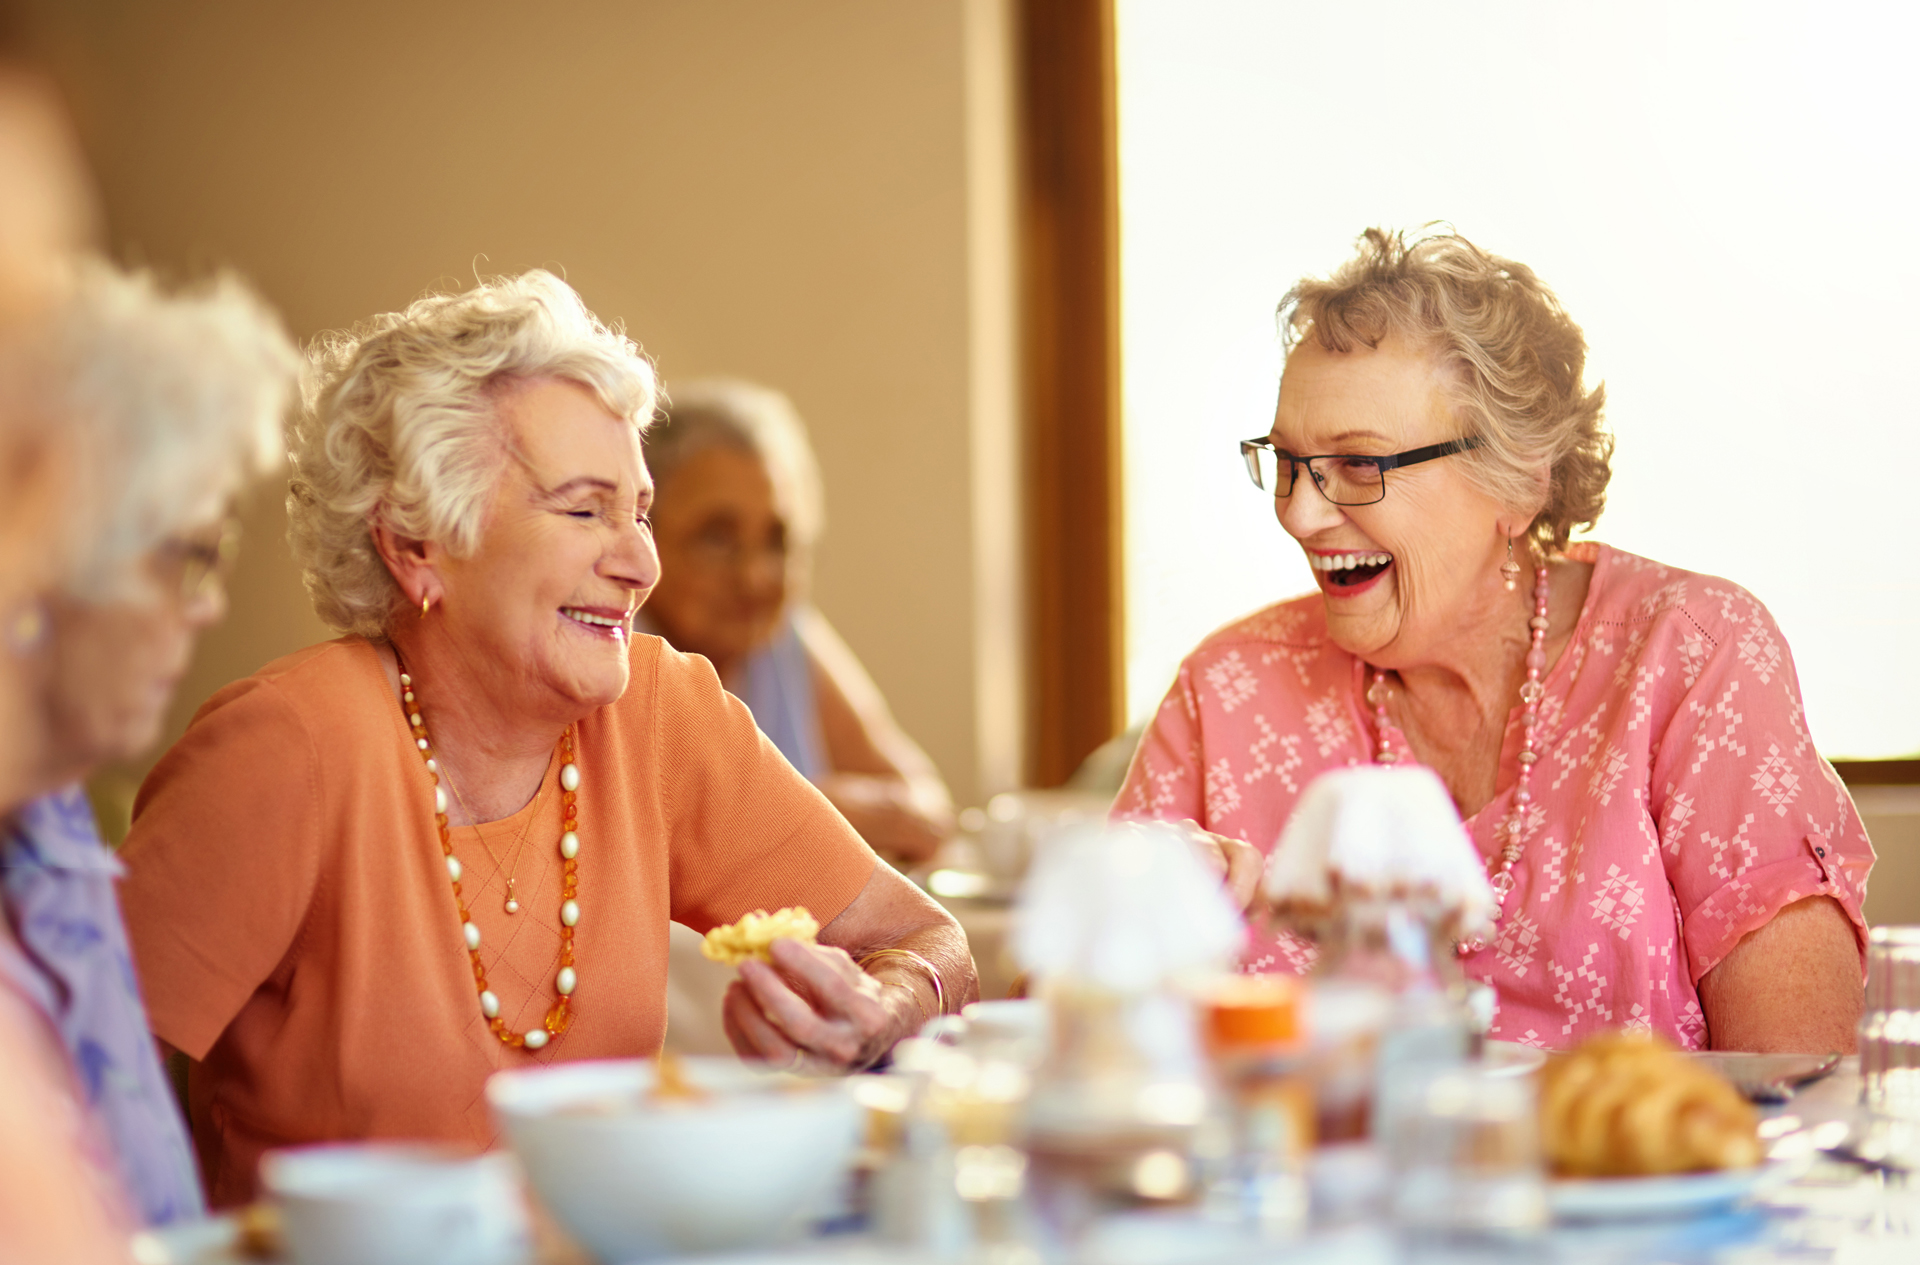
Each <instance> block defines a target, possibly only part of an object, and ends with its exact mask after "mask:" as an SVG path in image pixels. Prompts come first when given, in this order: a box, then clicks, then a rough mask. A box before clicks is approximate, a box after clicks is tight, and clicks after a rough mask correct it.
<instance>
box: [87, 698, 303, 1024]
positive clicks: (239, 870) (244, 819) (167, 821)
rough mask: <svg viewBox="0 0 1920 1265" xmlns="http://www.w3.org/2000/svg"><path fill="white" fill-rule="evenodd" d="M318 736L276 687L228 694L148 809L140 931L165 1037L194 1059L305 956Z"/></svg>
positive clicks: (146, 974)
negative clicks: (291, 961) (295, 952)
mask: <svg viewBox="0 0 1920 1265" xmlns="http://www.w3.org/2000/svg"><path fill="white" fill-rule="evenodd" d="M319 799H320V789H319V776H318V764H317V760H316V757H315V752H314V744H313V742H312V740H311V738H310V736H309V735H308V733H307V731H306V729H305V727H304V726H303V725H302V724H301V722H300V720H299V718H298V716H297V715H296V713H295V712H294V710H293V708H292V707H291V706H290V705H289V704H288V703H287V702H286V700H285V699H284V698H283V697H282V696H281V694H280V692H279V691H278V690H277V689H276V688H274V687H273V686H272V685H271V684H268V683H262V682H258V681H251V680H250V681H244V682H241V683H239V684H237V685H235V686H233V687H230V689H229V691H227V692H224V693H223V695H222V696H216V697H215V699H214V700H213V701H212V702H210V703H209V704H208V705H207V707H205V708H204V709H202V711H201V713H200V715H199V716H197V717H196V718H195V719H194V722H193V724H192V726H191V727H190V728H188V730H187V732H186V734H185V736H183V737H182V738H181V739H180V741H179V742H178V743H176V744H175V745H174V747H173V749H172V750H171V751H169V752H167V754H166V756H165V757H163V758H162V759H161V761H160V763H159V764H158V765H156V766H155V767H154V770H153V772H152V773H150V774H149V775H148V776H147V780H146V782H145V783H144V784H143V785H142V786H141V788H140V794H139V797H138V799H137V800H136V802H135V804H134V819H133V828H132V830H131V831H130V833H129V834H128V836H127V842H126V845H125V847H124V848H123V849H122V853H121V855H122V858H123V860H124V861H125V863H126V866H127V878H126V881H125V883H124V885H123V886H122V888H121V905H122V908H123V911H124V913H125V917H126V923H127V934H128V939H129V941H130V943H131V944H132V947H133V954H134V961H135V964H136V965H137V967H138V968H139V972H140V977H141V983H142V986H143V988H144V991H145V993H146V1000H147V1010H148V1014H149V1018H150V1020H151V1022H152V1025H153V1030H154V1032H155V1033H156V1034H157V1035H158V1036H160V1037H161V1038H162V1039H163V1040H165V1041H166V1042H168V1043H169V1044H170V1045H172V1046H174V1047H175V1048H177V1049H179V1050H182V1051H184V1052H185V1053H186V1054H187V1055H189V1056H190V1057H192V1058H196V1059H199V1058H204V1057H205V1056H206V1053H207V1051H208V1050H209V1049H210V1048H211V1047H212V1046H213V1044H214V1042H215V1041H216V1040H218V1039H219V1036H220V1034H221V1033H222V1032H223V1031H224V1030H225V1029H226V1027H227V1025H228V1024H229V1023H230V1022H232V1020H233V1018H234V1016H235V1015H237V1014H238V1013H239V1012H240V1009H241V1007H242V1006H244V1005H245V1004H246V1002H247V999H248V998H250V997H251V996H252V995H253V993H254V991H255V990H256V989H257V988H259V987H260V985H261V984H262V983H264V982H265V981H266V980H267V979H268V978H269V977H270V976H272V975H273V974H274V973H275V971H276V970H277V969H278V968H279V967H280V966H281V964H282V962H283V961H284V960H285V959H286V958H287V957H288V955H289V953H290V952H291V951H292V949H293V947H294V945H295V942H296V940H297V938H298V935H299V931H300V928H301V925H302V923H303V921H304V919H305V918H306V915H307V910H308V908H309V906H310V904H311V902H312V899H313V894H314V889H315V886H316V883H317V880H318V875H319V871H320V848H321V844H320V836H321V822H322V820H323V819H324V814H323V806H322V805H321V804H320V802H319Z"/></svg>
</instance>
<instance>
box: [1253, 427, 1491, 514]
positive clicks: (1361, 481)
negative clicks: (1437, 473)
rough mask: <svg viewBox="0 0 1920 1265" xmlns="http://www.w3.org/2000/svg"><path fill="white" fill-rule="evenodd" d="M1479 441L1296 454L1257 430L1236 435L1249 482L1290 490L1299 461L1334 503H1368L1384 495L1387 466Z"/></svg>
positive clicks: (1279, 492) (1278, 495)
mask: <svg viewBox="0 0 1920 1265" xmlns="http://www.w3.org/2000/svg"><path fill="white" fill-rule="evenodd" d="M1482 442H1483V441H1482V440H1481V439H1480V437H1479V436H1477V435H1468V436H1466V437H1465V438H1464V439H1449V440H1447V441H1446V442H1445V443H1439V444H1428V445H1427V446H1426V447H1424V448H1409V449H1407V451H1405V452H1395V453H1388V454H1386V455H1385V456H1379V457H1367V456H1358V455H1355V454H1350V453H1327V454H1323V455H1320V456H1315V457H1296V456H1294V455H1293V454H1292V453H1290V452H1282V451H1280V450H1279V449H1278V448H1275V447H1274V446H1273V441H1272V440H1271V439H1268V438H1267V437H1266V436H1264V435H1262V436H1261V437H1260V438H1258V439H1243V440H1241V441H1240V459H1241V460H1242V461H1244V462H1246V463H1247V476H1248V477H1249V478H1251V479H1252V480H1253V486H1255V487H1257V488H1259V489H1261V490H1262V491H1264V492H1270V493H1272V494H1273V496H1274V497H1275V499H1282V498H1285V497H1289V496H1292V495H1293V485H1294V481H1295V480H1296V479H1298V478H1299V477H1300V467H1301V466H1305V467H1306V468H1307V473H1308V474H1310V475H1312V476H1313V485H1314V486H1315V487H1317V488H1319V489H1320V495H1322V496H1324V497H1326V498H1327V500H1329V501H1331V502H1333V503H1334V504H1335V505H1372V504H1373V503H1374V502H1376V501H1383V500H1385V499H1386V496H1387V471H1389V470H1398V469H1400V468H1402V467H1404V466H1417V465H1419V464H1420V463H1421V462H1423V461H1433V460H1435V459H1436V458H1439V457H1451V456H1452V455H1453V454H1454V453H1456V452H1465V451H1467V450H1468V449H1469V448H1478V447H1479V446H1480V445H1481V443H1482ZM1283 470H1284V471H1285V474H1284V476H1283V475H1282V473H1281V472H1282V471H1283Z"/></svg>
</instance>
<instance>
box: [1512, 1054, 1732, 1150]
mask: <svg viewBox="0 0 1920 1265" xmlns="http://www.w3.org/2000/svg"><path fill="white" fill-rule="evenodd" d="M1758 1124H1759V1114H1758V1113H1757V1112H1755V1111H1754V1109H1753V1107H1752V1105H1751V1104H1749V1103H1748V1102H1747V1100H1746V1099H1744V1098H1742V1097H1741V1096H1740V1092H1739V1091H1738V1090H1736V1089H1735V1088H1734V1087H1733V1086H1732V1085H1730V1084H1728V1083H1727V1082H1726V1081H1725V1080H1723V1079H1721V1077H1720V1076H1719V1075H1717V1074H1716V1073H1714V1072H1712V1071H1710V1070H1709V1069H1707V1068H1706V1067H1703V1066H1702V1065H1700V1064H1699V1063H1696V1062H1694V1061H1693V1060H1691V1059H1689V1058H1687V1057H1686V1056H1685V1055H1684V1054H1682V1053H1681V1052H1680V1051H1679V1050H1677V1049H1675V1048H1674V1047H1673V1046H1671V1045H1669V1044H1668V1043H1666V1042H1665V1041H1662V1040H1660V1039H1659V1038H1657V1037H1654V1036H1652V1035H1650V1034H1647V1033H1634V1032H1613V1033H1608V1034H1606V1035H1604V1036H1598V1037H1594V1038H1593V1039H1592V1040H1590V1041H1587V1042H1585V1043H1584V1044H1582V1045H1581V1046H1579V1047H1578V1048H1577V1049H1575V1050H1573V1051H1571V1052H1569V1053H1567V1054H1561V1055H1556V1056H1555V1057H1554V1058H1552V1059H1550V1060H1548V1062H1547V1067H1546V1070H1545V1072H1543V1073H1542V1076H1541V1083H1540V1128H1541V1135H1542V1141H1543V1143H1544V1144H1545V1147H1546V1152H1547V1160H1548V1162H1549V1163H1550V1164H1551V1165H1552V1166H1553V1170H1554V1172H1555V1173H1557V1174H1558V1175H1560V1176H1562V1177H1648V1176H1654V1175H1658V1174H1665V1173H1694V1172H1701V1171H1705V1170H1708V1169H1723V1168H1751V1167H1752V1166H1753V1165H1755V1164H1758V1163H1759V1162H1760V1158H1761V1152H1760V1141H1759V1138H1758V1136H1757V1135H1756V1133H1755V1128H1756V1126H1757V1125H1758Z"/></svg>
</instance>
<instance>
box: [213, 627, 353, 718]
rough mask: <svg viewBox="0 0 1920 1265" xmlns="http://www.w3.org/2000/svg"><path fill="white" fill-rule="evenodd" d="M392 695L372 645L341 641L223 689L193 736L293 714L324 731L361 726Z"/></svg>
mask: <svg viewBox="0 0 1920 1265" xmlns="http://www.w3.org/2000/svg"><path fill="white" fill-rule="evenodd" d="M386 694H387V690H386V677H385V674H384V673H383V672H382V671H381V668H380V657H379V655H378V653H377V652H376V651H375V650H374V648H373V645H372V643H370V642H368V641H367V640H366V639H365V638H363V637H339V638H336V639H334V640H332V641H323V642H321V643H319V644H318V645H313V646H308V647H306V648H305V649H302V650H296V651H294V652H293V653H292V654H290V655H284V656H282V657H281V658H278V659H275V660H274V661H273V662H271V663H269V664H267V665H266V666H265V667H263V668H261V669H260V670H259V671H257V672H254V673H253V674H251V675H250V676H245V677H242V678H241V679H240V680H238V681H234V682H232V683H231V684H229V685H225V686H222V687H221V688H220V689H218V690H216V691H215V692H214V694H213V696H212V697H211V698H209V699H208V700H207V701H206V702H205V703H203V704H201V705H200V710H198V711H197V712H195V713H194V716H193V721H192V724H191V725H190V726H189V732H191V731H192V730H193V729H194V728H198V727H200V726H202V725H204V724H210V723H214V722H216V721H222V722H229V723H230V722H233V721H235V720H237V719H239V718H240V717H241V716H243V715H255V714H259V713H262V712H276V713H285V714H291V715H294V716H298V717H300V718H301V719H302V720H304V721H306V722H309V723H312V724H316V725H321V726H326V725H327V724H328V723H329V722H332V723H339V722H341V721H350V722H351V721H358V720H362V719H364V718H365V717H366V716H367V715H368V714H369V713H371V712H372V711H373V709H374V708H377V706H378V705H379V704H380V703H381V702H382V701H384V699H385V698H386Z"/></svg>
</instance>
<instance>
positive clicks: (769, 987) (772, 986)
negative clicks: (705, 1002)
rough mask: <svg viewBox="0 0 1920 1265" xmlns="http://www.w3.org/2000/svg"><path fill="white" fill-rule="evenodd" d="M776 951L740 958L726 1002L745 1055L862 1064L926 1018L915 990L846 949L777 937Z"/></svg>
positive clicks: (847, 1067)
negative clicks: (878, 974) (877, 973)
mask: <svg viewBox="0 0 1920 1265" xmlns="http://www.w3.org/2000/svg"><path fill="white" fill-rule="evenodd" d="M769 951H770V952H771V953H772V954H773V959H774V960H773V965H771V966H769V965H767V964H766V963H765V962H760V961H756V960H749V961H746V962H742V963H741V964H740V978H739V979H737V980H735V981H734V982H733V983H732V984H729V985H728V986H727V996H726V1001H725V1002H724V1003H723V1005H722V1007H721V1018H722V1020H723V1021H724V1023H725V1025H726V1031H727V1039H728V1040H729V1041H731V1042H733V1048H734V1050H735V1051H736V1052H737V1053H738V1054H739V1055H740V1057H741V1058H746V1059H763V1060H765V1061H766V1062H768V1063H771V1064H772V1065H773V1066H775V1067H802V1066H815V1067H827V1068H831V1069H833V1070H836V1071H856V1070H858V1069H860V1068H863V1067H867V1066H869V1065H871V1064H873V1063H874V1062H876V1061H878V1059H879V1058H880V1056H881V1055H883V1054H885V1053H886V1052H887V1051H888V1050H889V1049H891V1048H893V1043H894V1042H895V1041H896V1040H897V1039H899V1038H900V1037H902V1036H905V1035H906V1034H907V1033H909V1032H911V1031H912V1030H913V1028H914V1027H915V1026H916V1025H917V1023H918V1021H919V1017H920V1011H919V1005H918V1002H917V1000H916V999H915V997H914V994H913V992H912V990H911V989H908V988H905V987H892V988H889V987H888V986H886V985H884V984H882V983H881V982H880V981H879V980H877V979H875V978H874V977H873V976H871V975H868V974H867V973H866V972H865V971H862V970H861V969H860V968H859V967H857V966H855V965H854V964H853V959H852V958H850V957H848V956H847V954H846V951H845V950H843V949H835V948H829V947H827V946H825V945H817V944H802V943H801V942H799V941H797V940H776V941H774V942H773V945H772V947H771V949H770V950H769Z"/></svg>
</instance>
